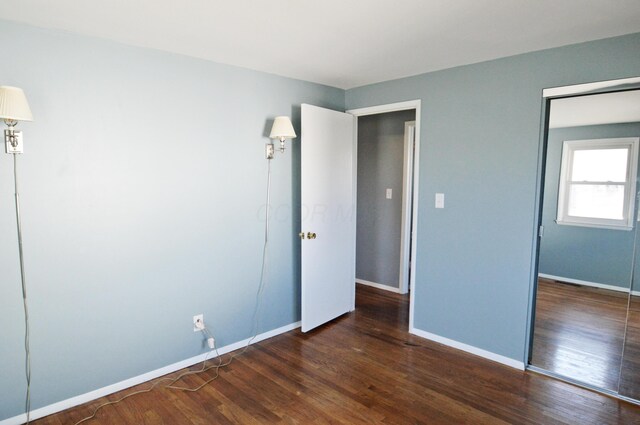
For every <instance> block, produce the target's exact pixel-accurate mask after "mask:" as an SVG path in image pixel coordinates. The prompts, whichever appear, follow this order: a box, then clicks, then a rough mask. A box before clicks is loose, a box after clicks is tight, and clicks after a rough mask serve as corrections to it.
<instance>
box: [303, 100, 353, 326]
mask: <svg viewBox="0 0 640 425" xmlns="http://www.w3.org/2000/svg"><path fill="white" fill-rule="evenodd" d="M301 127H302V129H301V161H302V165H301V176H302V177H301V179H302V184H301V187H302V211H301V213H302V229H301V233H300V237H301V238H302V331H303V332H307V331H309V330H311V329H313V328H315V327H317V326H320V325H322V324H324V323H326V322H329V321H330V320H332V319H335V318H336V317H338V316H340V315H342V314H344V313H347V312H349V311H351V310H353V307H354V296H355V293H354V291H355V220H356V208H355V196H354V195H355V173H354V171H355V170H354V163H355V155H356V152H355V134H354V128H355V117H354V116H353V115H350V114H345V113H342V112H337V111H332V110H329V109H324V108H319V107H317V106H312V105H306V104H303V105H302V125H301Z"/></svg>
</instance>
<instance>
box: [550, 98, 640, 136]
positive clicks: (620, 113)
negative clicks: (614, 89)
mask: <svg viewBox="0 0 640 425" xmlns="http://www.w3.org/2000/svg"><path fill="white" fill-rule="evenodd" d="M624 122H640V90H633V91H626V92H618V93H605V94H595V95H590V96H578V97H568V98H565V99H553V100H552V101H551V111H550V113H549V128H559V127H576V126H582V125H599V124H617V123H624Z"/></svg>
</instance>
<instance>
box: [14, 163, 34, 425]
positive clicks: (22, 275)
mask: <svg viewBox="0 0 640 425" xmlns="http://www.w3.org/2000/svg"><path fill="white" fill-rule="evenodd" d="M17 155H18V154H16V153H14V154H13V184H14V189H15V201H16V225H17V228H18V253H19V255H20V281H21V282H22V305H23V308H24V351H25V375H26V380H27V393H26V396H25V402H24V410H25V414H26V416H27V422H25V424H27V425H29V423H30V422H31V343H30V341H29V306H28V304H27V279H26V276H25V272H24V255H23V251H22V219H21V216H20V191H19V190H18V157H17Z"/></svg>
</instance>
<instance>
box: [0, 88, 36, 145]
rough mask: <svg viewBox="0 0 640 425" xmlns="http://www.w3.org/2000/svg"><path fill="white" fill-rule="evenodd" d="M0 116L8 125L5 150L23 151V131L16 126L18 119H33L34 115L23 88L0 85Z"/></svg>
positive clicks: (5, 135)
mask: <svg viewBox="0 0 640 425" xmlns="http://www.w3.org/2000/svg"><path fill="white" fill-rule="evenodd" d="M0 118H2V119H3V120H4V122H5V124H7V127H8V128H7V129H6V130H5V131H4V146H5V152H7V153H13V154H16V153H23V152H24V147H23V144H22V142H23V140H22V132H21V131H17V130H16V129H15V127H16V125H17V124H18V121H33V116H32V115H31V109H29V104H28V103H27V98H26V97H25V95H24V92H23V91H22V89H19V88H17V87H9V86H0Z"/></svg>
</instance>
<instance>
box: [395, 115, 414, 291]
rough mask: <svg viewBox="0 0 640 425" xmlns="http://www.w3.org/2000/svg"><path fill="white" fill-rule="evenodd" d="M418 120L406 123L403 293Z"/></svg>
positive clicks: (401, 241) (400, 288) (401, 281)
mask: <svg viewBox="0 0 640 425" xmlns="http://www.w3.org/2000/svg"><path fill="white" fill-rule="evenodd" d="M415 130H416V122H415V120H414V121H407V122H405V123H404V161H403V162H404V163H403V167H402V224H401V225H400V229H401V230H400V274H399V279H398V282H399V285H398V290H399V291H400V293H401V294H406V293H407V292H409V276H410V272H409V265H410V264H411V258H409V253H410V252H411V249H410V246H409V245H410V242H411V209H410V208H409V206H410V205H411V202H410V200H411V195H412V193H411V192H412V189H413V187H412V184H411V183H412V182H413V142H414V140H415Z"/></svg>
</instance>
